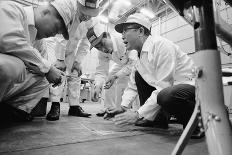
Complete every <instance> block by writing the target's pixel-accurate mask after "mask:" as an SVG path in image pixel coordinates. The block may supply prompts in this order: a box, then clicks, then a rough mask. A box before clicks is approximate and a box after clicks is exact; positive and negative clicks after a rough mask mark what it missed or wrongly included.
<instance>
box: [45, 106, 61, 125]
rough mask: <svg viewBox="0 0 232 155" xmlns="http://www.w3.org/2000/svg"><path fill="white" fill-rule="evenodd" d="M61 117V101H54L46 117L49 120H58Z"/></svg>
mask: <svg viewBox="0 0 232 155" xmlns="http://www.w3.org/2000/svg"><path fill="white" fill-rule="evenodd" d="M59 118H60V103H59V102H52V106H51V109H50V111H49V113H48V114H47V117H46V119H47V120H49V121H56V120H59Z"/></svg>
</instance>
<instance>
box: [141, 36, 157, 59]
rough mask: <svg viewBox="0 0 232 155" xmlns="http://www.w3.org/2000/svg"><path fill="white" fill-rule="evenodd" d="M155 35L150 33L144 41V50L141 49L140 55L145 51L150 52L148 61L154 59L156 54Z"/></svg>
mask: <svg viewBox="0 0 232 155" xmlns="http://www.w3.org/2000/svg"><path fill="white" fill-rule="evenodd" d="M153 37H154V36H152V35H150V36H149V37H148V38H147V39H146V41H145V42H144V44H143V47H142V50H141V53H140V56H141V55H142V54H143V53H146V52H147V54H148V61H151V60H152V57H153V55H154V53H153V50H152V49H153V48H154V46H153Z"/></svg>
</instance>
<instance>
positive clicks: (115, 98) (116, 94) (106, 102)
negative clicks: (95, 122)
mask: <svg viewBox="0 0 232 155" xmlns="http://www.w3.org/2000/svg"><path fill="white" fill-rule="evenodd" d="M128 81H129V76H125V77H122V78H118V79H117V80H116V81H115V83H114V84H113V85H112V86H111V87H110V89H104V91H103V92H102V93H103V94H102V96H103V98H102V100H101V104H102V106H103V110H105V109H107V108H109V107H112V106H113V107H116V108H119V107H120V106H121V102H122V95H123V93H124V90H125V89H126V87H127V84H128ZM132 108H133V109H134V110H137V109H138V108H139V100H138V99H136V101H135V102H133V104H132Z"/></svg>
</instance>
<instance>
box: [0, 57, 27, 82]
mask: <svg viewBox="0 0 232 155" xmlns="http://www.w3.org/2000/svg"><path fill="white" fill-rule="evenodd" d="M24 71H25V65H24V63H23V61H21V60H20V59H18V58H16V57H13V56H8V55H4V54H1V55H0V79H1V80H0V81H1V82H6V81H15V80H16V81H17V80H18V78H19V77H21V78H22V76H21V75H22V73H23V72H24Z"/></svg>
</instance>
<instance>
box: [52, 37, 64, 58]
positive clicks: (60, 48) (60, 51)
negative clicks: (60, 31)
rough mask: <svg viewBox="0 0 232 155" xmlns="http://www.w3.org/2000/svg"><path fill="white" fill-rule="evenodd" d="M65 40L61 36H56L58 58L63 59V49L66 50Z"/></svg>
mask: <svg viewBox="0 0 232 155" xmlns="http://www.w3.org/2000/svg"><path fill="white" fill-rule="evenodd" d="M66 45H67V40H65V39H64V38H63V37H59V38H56V46H55V52H56V58H57V59H58V60H65V50H66Z"/></svg>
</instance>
